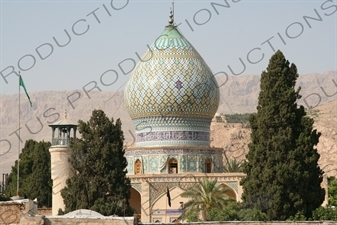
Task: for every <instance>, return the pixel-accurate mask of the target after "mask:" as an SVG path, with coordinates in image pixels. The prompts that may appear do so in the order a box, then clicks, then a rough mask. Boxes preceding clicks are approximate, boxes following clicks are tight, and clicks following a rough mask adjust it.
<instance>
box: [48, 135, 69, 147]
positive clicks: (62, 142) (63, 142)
mask: <svg viewBox="0 0 337 225" xmlns="http://www.w3.org/2000/svg"><path fill="white" fill-rule="evenodd" d="M69 144H70V140H69V138H63V137H58V138H53V139H52V144H51V145H52V146H69Z"/></svg>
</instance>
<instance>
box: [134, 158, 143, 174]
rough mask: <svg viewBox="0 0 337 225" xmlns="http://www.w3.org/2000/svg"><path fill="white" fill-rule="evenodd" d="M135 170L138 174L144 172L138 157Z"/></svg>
mask: <svg viewBox="0 0 337 225" xmlns="http://www.w3.org/2000/svg"><path fill="white" fill-rule="evenodd" d="M134 168H135V169H134V171H135V175H137V174H142V162H141V161H140V160H139V159H137V160H136V161H135V166H134Z"/></svg>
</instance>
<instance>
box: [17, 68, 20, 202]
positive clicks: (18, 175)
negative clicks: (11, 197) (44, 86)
mask: <svg viewBox="0 0 337 225" xmlns="http://www.w3.org/2000/svg"><path fill="white" fill-rule="evenodd" d="M20 80H21V74H20V71H19V141H18V143H19V144H18V168H17V169H18V174H17V177H16V195H17V196H18V197H19V181H20V179H19V177H20V130H21V127H20V126H21V124H20V122H21V121H20V119H21V118H20V117H21V116H20Z"/></svg>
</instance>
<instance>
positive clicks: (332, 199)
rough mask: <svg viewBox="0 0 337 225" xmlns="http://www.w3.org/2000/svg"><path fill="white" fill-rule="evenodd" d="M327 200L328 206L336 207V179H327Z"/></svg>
mask: <svg viewBox="0 0 337 225" xmlns="http://www.w3.org/2000/svg"><path fill="white" fill-rule="evenodd" d="M328 198H329V203H328V204H329V206H335V207H337V179H336V178H335V177H329V178H328Z"/></svg>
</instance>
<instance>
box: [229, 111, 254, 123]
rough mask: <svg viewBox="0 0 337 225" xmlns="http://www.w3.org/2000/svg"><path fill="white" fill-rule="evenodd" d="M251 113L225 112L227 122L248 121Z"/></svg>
mask: <svg viewBox="0 0 337 225" xmlns="http://www.w3.org/2000/svg"><path fill="white" fill-rule="evenodd" d="M249 116H250V113H244V114H238V113H235V114H225V118H226V121H227V123H246V122H248V120H249Z"/></svg>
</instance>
